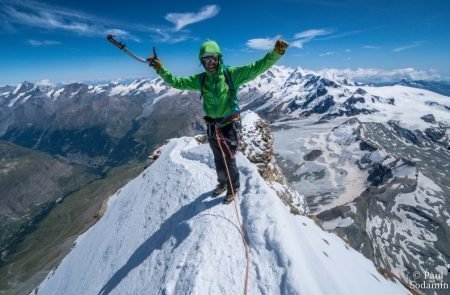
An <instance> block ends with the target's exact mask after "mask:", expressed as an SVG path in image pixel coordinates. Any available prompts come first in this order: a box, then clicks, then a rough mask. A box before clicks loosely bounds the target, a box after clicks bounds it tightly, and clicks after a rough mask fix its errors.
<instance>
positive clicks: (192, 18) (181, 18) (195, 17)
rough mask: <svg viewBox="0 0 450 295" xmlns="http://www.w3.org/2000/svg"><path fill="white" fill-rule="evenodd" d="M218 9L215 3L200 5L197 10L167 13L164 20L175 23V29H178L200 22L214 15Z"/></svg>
mask: <svg viewBox="0 0 450 295" xmlns="http://www.w3.org/2000/svg"><path fill="white" fill-rule="evenodd" d="M219 11H220V8H219V6H217V5H208V6H204V7H202V9H200V11H199V12H188V13H168V14H167V15H166V17H165V19H166V20H168V21H169V22H171V23H173V24H175V30H176V31H179V30H181V29H182V28H184V27H185V26H187V25H190V24H193V23H198V22H201V21H203V20H205V19H209V18H212V17H214V16H216V15H217V14H218V13H219Z"/></svg>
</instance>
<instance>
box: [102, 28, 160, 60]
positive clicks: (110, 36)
mask: <svg viewBox="0 0 450 295" xmlns="http://www.w3.org/2000/svg"><path fill="white" fill-rule="evenodd" d="M114 37H115V36H114V35H111V34H109V35H108V36H107V37H106V38H107V39H108V41H109V42H111V43H112V44H114V45H116V46H117V47H118V48H119V49H120V50H122V51H123V52H125V53H126V54H128V55H129V56H131V57H132V58H134V59H135V60H137V61H139V62H141V63H144V64H148V65H150V66H153V63H154V61H155V60H157V59H158V56H157V55H156V48H155V46H153V56H154V57H155V58H154V59H153V60H152V61H149V60H146V59H143V58H140V57H139V56H137V55H135V54H134V53H132V52H131V51H129V50H128V49H127V47H126V45H125V44H123V43H121V42H119V41H117V40H116V39H114Z"/></svg>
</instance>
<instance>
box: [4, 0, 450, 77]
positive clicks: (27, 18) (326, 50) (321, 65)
mask: <svg viewBox="0 0 450 295" xmlns="http://www.w3.org/2000/svg"><path fill="white" fill-rule="evenodd" d="M108 33H114V34H116V35H117V38H118V39H120V40H121V41H123V42H124V43H126V45H127V46H128V48H129V49H130V50H132V51H133V52H135V53H136V54H137V55H140V56H142V57H146V56H148V55H149V54H150V53H151V48H152V46H156V47H157V50H158V54H159V57H160V58H161V60H162V61H163V63H164V65H166V66H167V67H168V68H169V69H170V70H171V71H172V72H174V73H176V74H179V75H190V74H194V73H197V72H200V71H201V70H202V68H201V66H200V65H199V61H198V59H197V54H198V49H199V46H200V45H201V43H202V42H203V41H205V40H208V39H212V40H216V41H217V42H218V43H219V45H220V46H221V48H222V51H223V54H224V59H225V62H226V63H227V64H229V65H242V64H246V63H249V62H251V61H254V60H256V59H258V58H260V57H262V56H263V55H264V54H265V53H266V52H267V51H268V50H270V49H271V48H272V47H273V44H274V42H275V40H276V39H277V38H283V39H285V40H287V41H288V42H289V43H290V44H291V46H290V48H289V49H288V51H287V53H286V55H285V56H284V57H283V58H282V59H281V60H280V62H279V64H281V65H285V66H290V67H296V66H301V67H303V68H307V69H312V70H321V69H330V70H332V71H335V72H336V73H341V74H345V75H348V76H349V77H351V78H354V79H355V80H378V81H387V80H397V79H400V78H403V77H406V78H413V79H446V80H449V79H450V54H449V52H450V1H445V0H442V1H433V0H427V1H424V0H409V1H403V0H400V1H394V0H389V1H384V0H379V1H375V0H359V1H358V0H341V1H331V0H277V1H268V0H260V1H234V0H228V1H185V0H177V1H137V0H127V1H113V2H111V1H89V3H88V1H72V0H70V1H69V0H66V1H56V0H44V1H40V2H33V1H28V0H2V1H1V2H0V37H1V38H2V42H1V43H0V44H1V46H0V65H1V66H0V84H2V85H3V84H15V83H18V82H20V81H24V80H27V81H32V82H37V81H40V80H47V79H48V80H50V81H51V82H69V81H75V80H91V79H113V78H129V77H148V76H154V72H153V70H152V69H149V68H148V67H146V65H144V64H140V63H138V62H135V61H134V60H132V59H131V58H129V57H128V56H126V55H125V54H123V53H122V52H121V51H120V50H118V49H117V48H115V47H114V46H112V45H111V44H109V43H108V42H107V41H106V39H105V37H106V35H107V34H108Z"/></svg>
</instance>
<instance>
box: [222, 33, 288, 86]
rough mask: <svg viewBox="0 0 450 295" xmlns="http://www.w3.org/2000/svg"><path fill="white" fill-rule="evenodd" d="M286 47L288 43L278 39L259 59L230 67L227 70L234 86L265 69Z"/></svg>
mask: <svg viewBox="0 0 450 295" xmlns="http://www.w3.org/2000/svg"><path fill="white" fill-rule="evenodd" d="M287 47H288V44H287V43H286V42H284V41H282V40H278V41H277V42H276V43H275V48H274V50H272V51H270V52H269V53H267V54H266V55H265V56H264V57H263V58H261V59H260V60H257V61H255V62H252V63H251V64H248V65H245V66H242V67H230V68H229V70H230V73H231V77H232V79H233V83H234V84H235V85H236V88H237V87H239V86H240V85H242V84H244V83H246V82H248V81H250V80H253V79H254V78H256V77H257V76H258V75H260V74H262V73H264V72H265V71H267V70H268V69H269V68H270V67H271V66H273V65H274V64H275V63H276V62H277V60H279V59H280V58H281V56H282V55H283V54H284V52H285V51H286V48H287Z"/></svg>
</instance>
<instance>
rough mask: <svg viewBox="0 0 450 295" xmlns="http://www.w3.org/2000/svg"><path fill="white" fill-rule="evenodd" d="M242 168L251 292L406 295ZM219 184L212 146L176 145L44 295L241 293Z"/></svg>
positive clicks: (235, 235) (237, 248)
mask: <svg viewBox="0 0 450 295" xmlns="http://www.w3.org/2000/svg"><path fill="white" fill-rule="evenodd" d="M250 121H252V120H250ZM237 162H238V166H239V169H240V171H241V193H240V196H239V198H238V201H237V202H238V206H239V210H240V214H241V215H242V216H241V218H242V222H243V225H244V228H245V230H246V234H247V239H248V243H249V246H250V257H251V266H250V284H249V292H250V294H380V293H381V294H409V292H408V291H407V290H406V289H405V288H404V287H403V286H402V285H401V284H400V283H399V282H398V281H388V280H386V279H385V278H384V277H383V276H382V275H381V274H380V273H378V272H377V270H376V268H375V267H374V265H373V263H372V262H371V261H370V260H368V259H366V258H364V257H363V256H362V255H361V254H360V253H358V252H357V251H355V250H353V249H352V248H350V247H349V246H347V245H346V244H345V243H344V242H343V241H342V240H341V239H340V238H338V237H337V236H336V235H334V234H331V233H327V232H325V231H323V230H322V229H320V228H319V227H318V226H317V225H316V224H315V223H314V222H313V221H312V220H311V219H309V218H307V217H305V216H298V215H297V216H294V215H292V214H290V213H289V209H288V208H287V207H286V206H285V205H283V203H282V202H281V200H280V199H279V198H278V196H277V195H276V192H275V191H274V190H273V189H271V188H270V186H269V185H268V184H267V183H266V182H265V181H264V180H263V179H262V177H261V176H260V175H259V173H258V171H257V169H256V167H255V166H254V165H253V164H251V163H250V162H249V161H248V160H247V158H245V157H244V156H243V155H242V154H241V153H238V155H237ZM215 182H216V175H215V171H214V161H213V156H212V153H211V151H210V149H209V147H208V146H207V145H205V144H203V145H202V144H199V143H198V142H197V141H196V140H195V139H194V138H190V137H182V138H177V139H172V140H170V141H169V143H168V144H166V145H165V146H164V147H163V148H162V149H161V155H160V157H159V158H158V159H157V160H156V161H155V162H154V163H153V164H152V165H151V166H150V167H148V168H147V169H146V170H145V171H144V172H143V173H142V174H141V175H140V176H138V177H137V178H135V179H134V180H133V181H131V182H130V183H128V184H127V185H126V186H125V187H123V188H122V189H121V190H119V191H118V192H117V193H116V194H114V195H113V196H112V197H111V198H110V200H109V202H108V209H107V210H106V212H105V214H104V216H103V217H102V218H101V219H100V220H99V221H98V223H97V224H95V225H94V226H93V227H92V228H91V229H90V230H89V231H87V232H86V233H84V234H83V235H82V236H80V237H79V238H78V239H77V241H76V243H75V246H74V248H73V250H72V251H71V253H69V255H68V256H66V258H65V259H64V260H63V261H62V262H61V264H60V266H59V267H58V268H57V269H56V270H54V271H53V272H52V273H50V274H49V275H48V277H47V278H46V279H45V280H44V282H42V284H41V285H40V286H39V294H239V293H241V292H242V291H243V288H244V279H245V254H244V249H243V245H242V242H241V237H240V233H239V229H238V224H237V220H236V216H235V212H234V209H233V208H232V207H231V206H228V205H222V204H221V198H212V197H211V196H210V194H211V189H212V188H213V187H214V186H215Z"/></svg>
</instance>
